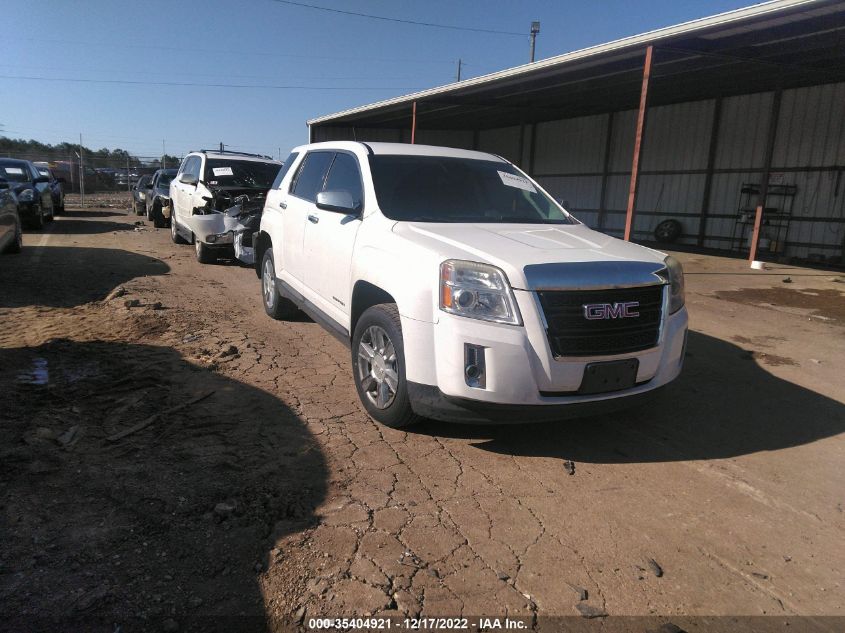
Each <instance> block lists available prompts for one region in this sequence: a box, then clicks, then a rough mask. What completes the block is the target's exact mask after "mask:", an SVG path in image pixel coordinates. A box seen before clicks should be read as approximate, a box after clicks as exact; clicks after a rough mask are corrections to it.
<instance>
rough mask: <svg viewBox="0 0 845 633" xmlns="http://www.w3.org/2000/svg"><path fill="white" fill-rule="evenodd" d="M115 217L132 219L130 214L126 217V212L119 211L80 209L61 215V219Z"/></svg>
mask: <svg viewBox="0 0 845 633" xmlns="http://www.w3.org/2000/svg"><path fill="white" fill-rule="evenodd" d="M115 216H120V217H132V215H131V214H129V215H127V213H126V211H121V210H119V209H115V210H113V211H87V210H82V209H74V210H72V211H71V210H66V211H65V212H64V213H62V214H61V216H58V217H61V218H63V219H64V218H113V217H115Z"/></svg>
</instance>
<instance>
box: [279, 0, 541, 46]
mask: <svg viewBox="0 0 845 633" xmlns="http://www.w3.org/2000/svg"><path fill="white" fill-rule="evenodd" d="M273 2H278V3H279V4H289V5H291V6H295V7H305V8H307V9H316V10H318V11H328V12H329V13H341V14H343V15H354V16H356V17H359V18H370V19H371V20H382V21H384V22H399V23H400V24H413V25H414V26H430V27H433V28H436V29H450V30H452V31H471V32H473V33H489V34H493V35H510V36H517V37H525V34H524V33H516V32H514V31H497V30H494V29H477V28H474V27H471V26H455V25H453V24H436V23H434V22H419V21H417V20H403V19H401V18H388V17H385V16H383V15H373V14H371V13H358V12H356V11H345V10H343V9H333V8H331V7H321V6H318V5H316V4H307V3H305V2H294V0H273Z"/></svg>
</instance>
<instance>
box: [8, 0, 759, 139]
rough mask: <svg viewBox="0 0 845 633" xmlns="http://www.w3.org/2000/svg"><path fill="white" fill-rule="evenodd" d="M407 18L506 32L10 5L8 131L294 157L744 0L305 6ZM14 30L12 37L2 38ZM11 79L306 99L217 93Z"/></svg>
mask: <svg viewBox="0 0 845 633" xmlns="http://www.w3.org/2000/svg"><path fill="white" fill-rule="evenodd" d="M302 1H303V2H307V3H309V4H315V5H321V6H326V7H334V8H338V9H343V10H348V11H356V12H363V13H371V14H377V15H383V16H388V17H395V18H401V19H408V20H417V21H424V22H434V23H442V24H451V25H459V26H468V27H474V28H482V29H492V30H501V31H513V32H524V33H525V34H526V35H525V36H509V35H493V34H484V33H472V32H464V31H455V30H448V29H437V28H426V27H421V26H413V25H406V24H398V23H391V22H384V21H380V20H372V19H366V18H361V17H355V16H350V15H340V14H335V13H329V12H324V11H317V10H313V9H308V8H305V7H300V6H291V5H287V4H282V3H280V2H277V1H276V0H241V1H232V0H229V1H224V0H195V1H190V2H189V1H187V0H145V1H144V2H143V3H138V2H129V1H128V0H89V1H87V2H86V1H85V0H79V1H78V2H67V1H66V0H42V1H41V2H35V3H33V2H9V3H5V8H4V10H3V14H4V17H3V22H4V29H3V31H4V33H3V37H2V41H1V42H0V51H2V55H0V125H2V128H0V130H2V131H0V134H4V135H6V136H10V137H13V138H34V139H37V140H40V141H43V142H47V143H56V142H61V141H65V140H66V141H70V142H73V141H74V140H75V139H78V136H79V133H80V132H81V133H82V135H83V141H84V143H85V145H87V146H89V147H94V148H100V147H108V148H116V147H121V148H124V149H128V150H130V151H131V152H133V153H135V154H139V155H144V156H155V155H158V154H160V153H161V147H162V140H165V141H166V147H167V152H168V153H169V154H177V155H178V154H181V153H183V152H186V151H188V150H191V149H198V148H200V147H209V146H213V145H216V144H217V143H218V142H220V141H223V142H224V143H226V144H228V145H231V146H233V148H238V149H243V150H245V151H256V152H261V153H268V154H273V155H276V154H278V153H279V151H280V149H279V148H281V153H282V155H283V156H284V155H285V154H286V151H287V150H288V149H289V148H290V147H292V146H294V145H297V144H300V143H303V142H306V141H307V128H306V125H305V121H306V119H308V118H311V117H314V116H318V115H322V114H329V113H332V112H336V111H338V110H342V109H344V108H348V107H352V106H357V105H362V104H365V103H371V102H373V101H378V100H381V99H385V98H389V97H392V96H397V95H401V94H405V93H407V92H412V91H415V90H419V89H423V88H430V87H433V86H438V85H442V84H444V83H449V82H450V81H453V80H454V76H455V66H456V63H457V59H458V58H461V59H463V61H464V63H465V64H466V65H465V67H464V70H463V77H464V78H467V77H472V76H477V75H481V74H485V73H488V72H493V71H496V70H500V69H503V68H508V67H511V66H515V65H519V64H523V63H525V62H527V61H528V35H527V32H528V29H529V25H530V23H531V21H532V20H540V21H541V23H542V27H541V28H542V31H541V33H540V35H539V37H538V40H537V58H538V59H543V58H545V57H551V56H553V55H557V54H560V53H564V52H567V51H571V50H576V49H579V48H583V47H585V46H590V45H593V44H600V43H603V42H606V41H609V40H612V39H616V38H619V37H625V36H627V35H634V34H637V33H642V32H644V31H647V30H651V29H654V28H659V27H662V26H669V25H673V24H677V23H679V22H683V21H686V20H690V19H695V18H698V17H704V16H707V15H712V14H714V13H719V12H722V11H726V10H730V9H735V8H739V7H741V6H744V5H745V4H748V3H743V2H741V1H740V0H646V1H644V2H631V1H630V0H566V1H562V0H559V1H555V0H522V1H520V2H515V1H514V0H426V1H425V2H419V1H411V0H345V1H344V0H302ZM10 25H13V26H14V28H7V27H9V26H10ZM10 76H15V77H22V76H26V77H41V78H58V77H64V78H73V79H93V80H108V81H137V82H171V83H173V82H175V83H201V84H209V83H210V84H220V83H224V84H240V85H243V84H249V85H256V84H257V85H262V86H298V87H309V88H310V89H303V88H296V89H279V88H266V87H265V88H219V87H218V88H213V87H198V86H172V85H171V86H162V85H143V84H132V85H128V84H120V83H77V82H64V81H44V80H28V79H20V78H9V77H10ZM325 88H331V89H325Z"/></svg>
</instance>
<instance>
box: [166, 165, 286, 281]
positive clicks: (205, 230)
mask: <svg viewBox="0 0 845 633" xmlns="http://www.w3.org/2000/svg"><path fill="white" fill-rule="evenodd" d="M281 167H282V163H280V162H279V161H276V160H273V159H272V158H270V157H269V156H259V155H258V154H246V153H242V152H229V151H212V150H200V151H198V152H190V153H188V154H187V155H186V156H185V158H184V159H183V160H182V164H181V165H180V166H179V172H178V173H177V174H176V177H175V178H174V179H173V181H172V182H171V183H170V206H169V207H164V208H162V214H163V215H164V217H165V218H167V217H169V218H170V236H171V238H172V239H173V241H174V242H176V243H177V244H179V243H185V242H187V243H189V244H191V243H192V244H193V245H194V247H195V248H196V252H197V260H198V261H199V262H201V263H203V264H210V263H213V262H215V261H217V259H218V257H220V256H232V255H234V256H235V257H236V258H237V259H240V260H241V261H243V262H244V263H247V264H251V263H252V233H253V230H254V228H253V225H254V227H255V228H257V226H258V222H257V221H254V220H256V218H255V217H253V216H256V215H257V216H258V219H259V221H260V214H261V210H262V209H263V207H264V199H265V198H266V196H267V192H268V191H269V189H270V187H271V186H272V185H273V181H274V180H275V179H276V175H277V174H278V173H279V170H280V169H281Z"/></svg>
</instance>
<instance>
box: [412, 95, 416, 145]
mask: <svg viewBox="0 0 845 633" xmlns="http://www.w3.org/2000/svg"><path fill="white" fill-rule="evenodd" d="M416 137H417V102H416V101H414V108H413V110H412V111H411V145H413V144H414V143H415V141H416Z"/></svg>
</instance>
